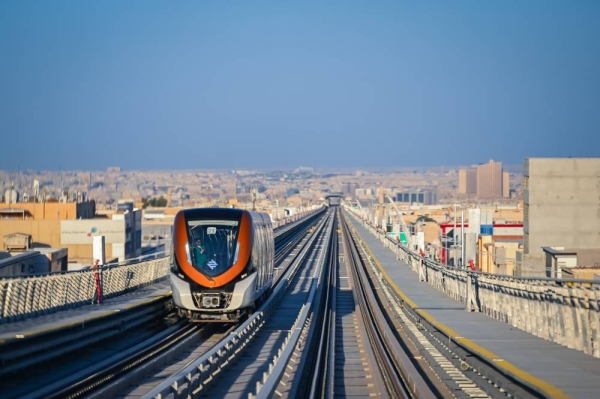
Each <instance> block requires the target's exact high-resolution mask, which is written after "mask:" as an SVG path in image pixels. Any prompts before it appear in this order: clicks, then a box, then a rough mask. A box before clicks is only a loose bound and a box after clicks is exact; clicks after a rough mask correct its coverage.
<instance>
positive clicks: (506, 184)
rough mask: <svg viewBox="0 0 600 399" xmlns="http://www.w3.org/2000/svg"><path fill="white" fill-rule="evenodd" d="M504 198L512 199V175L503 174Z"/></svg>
mask: <svg viewBox="0 0 600 399" xmlns="http://www.w3.org/2000/svg"><path fill="white" fill-rule="evenodd" d="M502 196H503V197H504V198H509V197H510V173H508V172H502Z"/></svg>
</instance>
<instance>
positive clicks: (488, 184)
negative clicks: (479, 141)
mask: <svg viewBox="0 0 600 399" xmlns="http://www.w3.org/2000/svg"><path fill="white" fill-rule="evenodd" d="M500 197H502V162H494V161H493V160H490V162H489V163H487V164H483V165H478V166H477V198H478V199H480V200H481V199H494V198H500Z"/></svg>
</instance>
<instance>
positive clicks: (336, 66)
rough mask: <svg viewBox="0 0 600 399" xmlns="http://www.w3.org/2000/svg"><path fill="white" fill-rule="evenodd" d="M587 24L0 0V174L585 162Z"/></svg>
mask: <svg viewBox="0 0 600 399" xmlns="http://www.w3.org/2000/svg"><path fill="white" fill-rule="evenodd" d="M599 20H600V2H598V1H592V0H580V1H577V2H568V1H562V0H530V1H527V2H519V1H503V2H475V1H468V0H464V1H455V2H445V1H434V0H432V1H424V2H397V1H379V2H361V1H344V2H339V1H338V2H327V3H325V4H322V3H310V2H298V3H288V2H260V3H255V2H252V3H249V2H240V1H238V2H235V1H234V2H221V1H202V2H196V1H181V2H177V3H165V2H157V1H150V0H147V1H129V2H121V1H104V2H95V1H52V2H42V1H38V2H25V1H16V0H6V1H3V2H1V3H0V51H1V52H2V54H3V62H2V63H1V64H0V88H2V89H1V90H0V110H1V111H0V132H1V133H2V141H1V142H0V143H1V144H0V148H1V149H2V151H1V152H0V154H1V157H0V169H4V170H7V169H11V170H16V169H20V170H26V169H28V170H75V169H80V170H104V169H106V168H107V167H110V166H120V167H122V168H123V169H126V170H234V169H284V168H295V167H298V166H299V165H318V166H312V167H315V168H345V169H348V168H357V169H365V170H366V169H369V168H396V167H407V168H421V167H442V166H443V165H471V164H477V163H485V162H487V161H488V160H489V159H494V160H496V161H499V162H502V163H503V164H506V165H522V164H523V161H524V159H525V158H526V157H569V156H572V157H598V156H600V135H599V134H598V132H599V131H600V112H598V104H600V75H599V74H598V71H599V70H600V46H598V41H599V40H598V39H600V24H599V23H598V21H599ZM352 165H363V166H358V167H357V166H352ZM428 165H429V166H428Z"/></svg>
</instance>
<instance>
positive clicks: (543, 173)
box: [523, 158, 600, 258]
mask: <svg viewBox="0 0 600 399" xmlns="http://www.w3.org/2000/svg"><path fill="white" fill-rule="evenodd" d="M524 174H525V184H526V192H525V195H524V201H525V212H524V219H525V221H524V222H525V223H524V224H525V226H524V232H525V240H524V248H523V249H524V254H528V255H531V258H533V257H536V258H537V257H538V256H540V257H541V256H543V251H542V248H541V247H542V246H562V247H565V248H581V249H592V248H600V158H527V159H525V168H524Z"/></svg>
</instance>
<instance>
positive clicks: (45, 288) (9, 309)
mask: <svg viewBox="0 0 600 399" xmlns="http://www.w3.org/2000/svg"><path fill="white" fill-rule="evenodd" d="M168 272H169V258H168V257H163V258H159V259H154V260H148V261H143V262H140V263H134V264H128V265H115V266H104V267H99V268H97V269H85V270H80V271H75V272H69V273H52V274H48V275H44V276H33V277H26V278H23V277H20V278H12V279H2V280H0V324H1V323H6V322H10V321H16V320H22V319H26V318H30V317H35V316H39V315H42V314H47V313H53V312H57V311H60V310H66V309H71V308H75V307H78V306H82V305H89V304H92V303H95V302H97V301H98V300H99V298H98V283H97V281H98V282H99V283H100V297H101V298H102V297H103V298H105V299H106V298H111V297H114V296H117V295H121V294H124V293H126V292H128V291H131V290H135V289H138V288H141V287H144V286H147V285H151V284H154V283H156V282H158V281H160V280H162V279H165V278H166V277H167V275H168Z"/></svg>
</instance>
